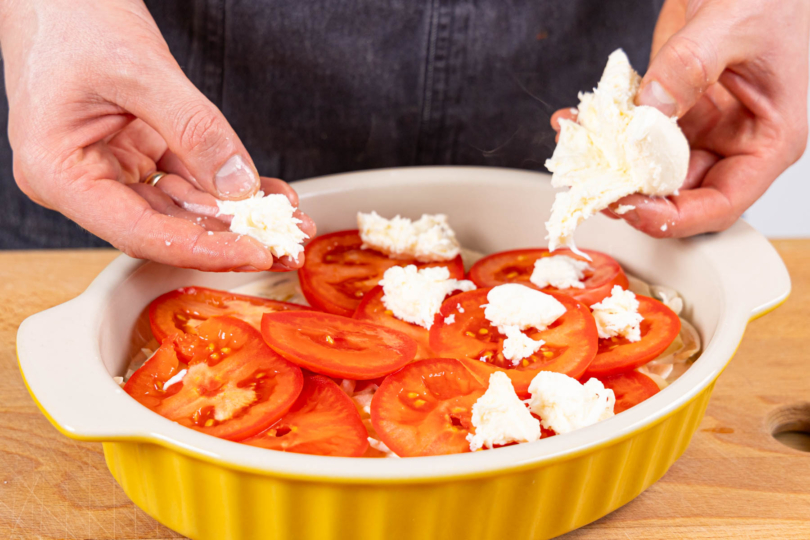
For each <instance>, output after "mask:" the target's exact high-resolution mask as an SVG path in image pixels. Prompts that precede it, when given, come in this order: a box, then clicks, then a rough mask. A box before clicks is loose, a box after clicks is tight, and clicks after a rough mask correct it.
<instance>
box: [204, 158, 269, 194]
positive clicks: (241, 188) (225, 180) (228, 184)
mask: <svg viewBox="0 0 810 540" xmlns="http://www.w3.org/2000/svg"><path fill="white" fill-rule="evenodd" d="M214 186H215V187H216V188H217V192H218V193H219V194H220V195H221V196H223V197H228V198H238V197H244V196H246V195H249V194H251V193H252V192H253V191H255V190H256V188H257V187H258V186H259V177H258V176H256V172H255V171H254V170H253V167H251V166H250V165H248V164H247V163H246V162H245V160H243V159H242V158H241V157H240V156H231V158H230V159H229V160H228V161H226V162H225V165H223V166H222V168H221V169H219V172H217V174H216V176H214Z"/></svg>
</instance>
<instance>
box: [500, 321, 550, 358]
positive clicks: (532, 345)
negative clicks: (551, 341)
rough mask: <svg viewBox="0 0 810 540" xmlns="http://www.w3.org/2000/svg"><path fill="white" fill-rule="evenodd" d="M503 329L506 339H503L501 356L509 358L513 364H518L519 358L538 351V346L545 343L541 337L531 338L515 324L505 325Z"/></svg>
mask: <svg viewBox="0 0 810 540" xmlns="http://www.w3.org/2000/svg"><path fill="white" fill-rule="evenodd" d="M505 330H506V339H505V340H504V341H503V357H504V358H506V359H507V360H511V361H512V365H513V366H516V365H518V364H519V363H520V361H521V360H523V359H524V358H528V357H529V356H531V355H533V354H534V353H536V352H537V351H539V350H540V347H542V346H543V345H545V343H546V342H545V341H543V340H542V339H538V340H537V341H535V340H533V339H532V338H530V337H529V336H527V335H526V334H524V333H523V332H521V331H520V329H519V328H518V327H517V326H507V327H506V328H505Z"/></svg>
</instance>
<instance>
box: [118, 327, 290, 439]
mask: <svg viewBox="0 0 810 540" xmlns="http://www.w3.org/2000/svg"><path fill="white" fill-rule="evenodd" d="M184 369H185V370H186V374H185V376H184V377H183V378H182V380H181V381H179V382H175V383H173V384H171V385H170V386H169V387H168V388H165V389H164V385H165V384H166V382H168V381H169V379H171V378H172V377H174V376H175V375H177V374H178V373H179V372H180V371H182V370H184ZM303 384H304V377H303V375H302V374H301V370H300V369H299V368H298V367H296V366H294V365H292V364H290V363H289V362H287V361H286V360H284V359H283V358H281V357H280V356H279V355H277V354H276V353H274V352H273V351H272V350H271V349H270V348H269V347H268V346H267V345H265V343H264V341H263V340H262V336H261V334H260V333H259V332H258V331H257V330H255V329H254V328H253V327H252V326H251V325H249V324H248V323H246V322H244V321H242V320H239V319H235V318H233V317H212V318H210V319H208V320H207V321H205V322H203V323H202V324H201V325H200V326H198V327H197V328H196V334H175V335H172V336H170V337H169V338H168V339H166V340H164V342H163V344H162V345H161V346H160V348H159V349H158V350H157V352H156V353H155V354H154V356H152V357H151V358H150V359H149V360H148V361H147V362H146V363H145V364H144V365H143V366H142V367H141V368H140V369H139V370H138V371H136V372H135V373H134V374H133V375H132V377H130V379H129V380H128V381H127V383H126V385H124V390H125V391H126V392H127V393H128V394H129V395H130V396H132V397H133V398H135V399H136V400H137V401H138V402H140V403H141V404H143V405H145V406H147V407H149V408H150V409H152V410H153V411H155V412H156V413H158V414H160V415H161V416H164V417H166V418H168V419H169V420H173V421H175V422H177V423H178V424H180V425H183V426H186V427H190V428H191V429H195V430H197V431H201V432H203V433H206V434H208V435H213V436H214V437H221V438H223V439H229V440H232V441H240V440H243V439H245V438H247V437H250V436H252V435H255V434H256V433H259V432H260V431H263V430H265V429H267V427H269V426H270V425H271V424H273V423H274V422H275V421H276V420H278V419H279V418H281V416H282V415H283V414H284V413H286V412H287V410H289V408H290V406H292V404H293V403H294V402H295V400H296V398H297V397H298V394H299V393H300V392H301V388H302V387H303Z"/></svg>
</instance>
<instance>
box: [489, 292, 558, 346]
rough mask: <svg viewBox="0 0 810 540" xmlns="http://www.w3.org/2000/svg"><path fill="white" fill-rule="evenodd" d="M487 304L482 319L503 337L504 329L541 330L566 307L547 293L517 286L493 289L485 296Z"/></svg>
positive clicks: (554, 319)
mask: <svg viewBox="0 0 810 540" xmlns="http://www.w3.org/2000/svg"><path fill="white" fill-rule="evenodd" d="M487 302H488V303H487V304H485V305H484V306H483V307H484V317H485V318H486V319H487V320H488V321H489V322H491V323H492V324H493V325H495V326H497V327H498V331H499V332H500V333H501V334H506V327H507V326H516V327H517V328H518V329H520V330H526V329H527V328H536V329H537V330H541V331H542V330H545V329H546V328H548V326H549V325H550V324H551V323H553V322H554V321H556V320H557V319H559V318H560V317H561V316H562V315H563V313H565V306H563V305H562V304H561V303H560V302H559V301H558V300H557V299H556V298H554V297H553V296H551V295H550V294H545V293H542V292H540V291H537V290H535V289H532V288H529V287H526V286H525V285H519V284H517V283H507V284H505V285H498V286H497V287H494V288H493V289H492V290H491V291H489V293H487Z"/></svg>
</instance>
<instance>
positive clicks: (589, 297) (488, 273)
mask: <svg viewBox="0 0 810 540" xmlns="http://www.w3.org/2000/svg"><path fill="white" fill-rule="evenodd" d="M582 251H584V252H585V253H587V254H588V255H590V257H591V259H593V260H592V261H588V260H587V259H585V258H584V257H580V256H579V255H577V254H575V253H573V252H572V251H571V250H569V249H557V250H554V252H553V253H552V252H550V251H549V250H548V249H516V250H514V251H502V252H501V253H494V254H492V255H489V256H487V257H484V258H483V259H481V260H479V261H478V262H476V263H475V264H474V265H473V266H472V268H470V279H471V280H472V281H473V282H475V284H476V285H478V286H479V287H494V286H496V285H503V284H504V283H520V284H521V285H526V286H527V287H532V288H534V289H538V288H539V287H537V286H536V285H534V284H533V283H532V282H531V281H529V278H530V277H531V275H532V272H533V271H534V262H535V261H536V260H537V259H539V258H541V257H556V256H557V255H565V256H567V257H571V258H573V259H579V260H581V261H585V262H587V263H588V264H589V265H590V266H591V268H592V269H593V270H591V271H587V272H585V278H584V279H583V283H584V284H585V288H584V289H576V288H569V289H557V288H554V287H546V288H544V289H540V290H542V291H543V292H552V293H559V294H564V295H567V296H570V297H572V298H575V299H576V300H579V301H580V302H582V303H583V304H585V305H586V306H588V307H590V306H592V305H594V304H596V303H597V302H600V301H601V300H602V299H603V298H605V297H606V296H610V290H611V289H612V288H613V286H614V285H620V286H621V288H622V289H626V288H627V287H628V282H627V276H626V275H625V274H624V270H622V267H621V266H619V263H617V262H616V260H615V259H613V257H610V256H608V255H605V254H604V253H600V252H598V251H591V250H589V249H583V250H582Z"/></svg>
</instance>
